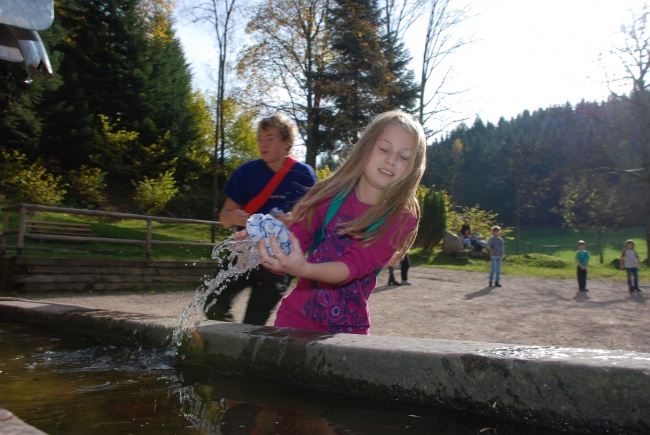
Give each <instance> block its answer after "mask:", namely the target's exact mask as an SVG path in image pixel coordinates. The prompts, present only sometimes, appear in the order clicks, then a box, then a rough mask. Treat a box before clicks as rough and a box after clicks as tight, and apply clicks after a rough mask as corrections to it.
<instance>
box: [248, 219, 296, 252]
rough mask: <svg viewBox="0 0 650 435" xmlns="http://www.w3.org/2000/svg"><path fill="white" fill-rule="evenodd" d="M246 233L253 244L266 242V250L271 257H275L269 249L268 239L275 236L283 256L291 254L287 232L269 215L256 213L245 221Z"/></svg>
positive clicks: (280, 223)
mask: <svg viewBox="0 0 650 435" xmlns="http://www.w3.org/2000/svg"><path fill="white" fill-rule="evenodd" d="M246 231H248V237H249V238H250V239H251V240H253V241H254V242H259V241H260V240H262V239H264V240H266V250H267V252H268V253H269V255H270V256H271V257H275V255H274V254H273V250H272V249H271V242H270V237H271V234H275V237H276V238H277V240H278V245H280V248H282V250H283V251H284V253H285V254H290V253H291V242H290V241H289V230H288V229H287V227H285V226H284V224H283V223H282V222H280V221H279V220H277V219H275V218H274V217H273V216H271V215H270V214H261V213H257V214H254V215H252V216H251V217H249V218H248V219H247V220H246Z"/></svg>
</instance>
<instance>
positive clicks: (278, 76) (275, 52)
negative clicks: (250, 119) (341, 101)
mask: <svg viewBox="0 0 650 435" xmlns="http://www.w3.org/2000/svg"><path fill="white" fill-rule="evenodd" d="M253 13H254V15H253V18H252V19H251V21H250V22H249V23H248V26H247V29H246V30H247V33H248V34H249V35H250V37H251V39H252V41H253V43H252V45H250V46H249V47H248V48H247V49H246V50H245V51H244V52H243V53H242V54H241V56H240V59H239V63H238V72H239V74H240V76H241V77H242V78H244V79H245V81H246V82H247V83H248V85H249V86H248V91H249V92H251V91H255V93H253V94H252V95H253V98H254V99H255V101H256V102H257V104H258V105H259V106H260V107H263V108H265V109H266V110H267V111H273V112H276V111H281V112H286V113H287V114H289V115H290V116H291V117H292V118H293V120H294V121H295V122H296V124H297V125H298V128H299V130H300V134H301V137H302V139H303V142H304V144H305V147H306V149H307V152H306V162H307V164H309V165H311V166H314V167H315V166H316V157H317V156H318V154H319V153H321V152H323V151H326V150H328V149H331V146H330V143H329V141H328V139H327V137H326V131H325V127H326V120H327V118H328V113H329V111H330V108H329V105H328V103H327V100H326V98H325V87H324V82H323V78H324V74H325V70H326V68H327V66H328V65H329V64H330V62H331V61H332V53H331V49H330V44H331V40H330V38H331V29H330V28H329V27H328V17H329V14H330V0H267V1H264V2H260V3H259V4H258V5H257V6H256V7H255V8H254V9H253Z"/></svg>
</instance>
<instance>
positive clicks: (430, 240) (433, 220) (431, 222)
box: [417, 186, 447, 250]
mask: <svg viewBox="0 0 650 435" xmlns="http://www.w3.org/2000/svg"><path fill="white" fill-rule="evenodd" d="M417 198H418V202H419V204H420V214H421V217H420V226H419V229H418V239H419V240H420V242H421V243H422V246H423V247H424V249H426V250H430V249H433V247H434V246H436V245H438V244H439V243H440V240H442V236H443V235H444V233H445V230H446V229H447V203H446V196H445V193H444V192H436V191H435V190H433V189H429V188H427V187H424V186H418V191H417Z"/></svg>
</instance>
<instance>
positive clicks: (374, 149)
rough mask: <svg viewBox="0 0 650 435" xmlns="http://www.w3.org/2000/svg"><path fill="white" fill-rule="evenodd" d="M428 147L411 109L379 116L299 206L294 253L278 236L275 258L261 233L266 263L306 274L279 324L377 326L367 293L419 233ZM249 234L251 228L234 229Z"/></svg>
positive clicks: (354, 329) (325, 328) (357, 329)
mask: <svg viewBox="0 0 650 435" xmlns="http://www.w3.org/2000/svg"><path fill="white" fill-rule="evenodd" d="M425 154H426V135H425V133H424V129H423V128H422V125H421V124H420V123H419V122H418V121H417V120H416V119H415V118H414V117H413V116H412V115H410V114H408V113H406V112H402V111H398V110H396V111H390V112H386V113H383V114H381V115H379V116H377V117H376V118H375V119H374V120H373V121H372V122H371V123H370V125H369V126H368V127H367V128H366V129H365V130H364V132H363V134H362V135H361V138H360V139H359V142H358V143H357V144H356V145H355V146H354V148H353V150H352V152H351V154H350V157H349V158H348V159H347V160H346V161H345V163H343V164H342V165H341V166H340V167H339V168H338V169H337V170H336V172H334V174H333V175H332V176H330V177H329V178H326V179H324V180H321V181H319V182H318V183H317V184H316V185H315V186H314V187H313V188H312V189H311V190H310V191H309V192H308V193H307V195H306V196H305V198H303V199H302V200H301V201H300V202H299V203H298V204H297V205H296V206H295V207H294V209H293V216H294V224H293V225H292V226H291V235H290V240H291V245H292V250H291V253H290V254H289V255H286V254H284V252H283V251H282V250H281V249H280V247H279V245H278V243H277V240H276V238H275V236H271V237H270V242H271V247H272V250H273V252H275V258H274V257H272V256H270V255H269V254H268V252H267V250H266V249H265V248H266V246H265V245H264V241H260V245H259V246H258V250H259V253H260V256H261V257H262V260H263V262H262V265H264V266H265V267H268V268H269V269H271V270H273V271H277V272H284V273H288V274H290V275H293V276H298V277H300V279H299V280H298V283H297V285H296V288H295V289H294V290H293V291H291V293H289V295H287V296H285V297H284V298H283V299H282V303H281V304H280V308H278V312H277V317H276V320H275V324H274V326H276V327H281V328H298V329H307V330H313V331H319V332H325V333H352V334H369V333H370V325H371V321H370V309H369V306H368V299H369V298H370V295H371V294H372V292H373V290H374V289H375V287H376V285H377V274H378V272H379V271H381V269H382V268H384V267H386V266H387V265H389V264H395V263H396V261H397V260H399V259H400V258H403V257H404V254H406V253H407V252H408V250H409V248H410V247H411V245H412V244H413V241H414V240H415V237H416V235H417V227H418V221H419V220H420V208H419V206H418V201H417V198H416V196H415V194H416V190H417V186H418V184H420V179H421V178H422V174H423V173H424V169H425V162H426V157H425ZM244 237H248V235H247V232H246V231H241V232H240V233H237V235H236V236H235V238H236V239H241V238H244ZM303 252H306V253H307V256H305V254H303Z"/></svg>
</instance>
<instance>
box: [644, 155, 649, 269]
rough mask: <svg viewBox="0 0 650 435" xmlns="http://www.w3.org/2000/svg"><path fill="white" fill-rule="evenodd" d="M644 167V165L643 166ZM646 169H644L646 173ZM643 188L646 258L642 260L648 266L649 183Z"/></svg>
mask: <svg viewBox="0 0 650 435" xmlns="http://www.w3.org/2000/svg"><path fill="white" fill-rule="evenodd" d="M644 166H645V165H644ZM647 171H648V168H646V172H647ZM644 188H645V204H644V207H643V208H644V212H645V246H646V257H645V259H644V260H643V261H644V262H645V263H646V264H650V183H649V182H647V181H646V182H645V183H644Z"/></svg>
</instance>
